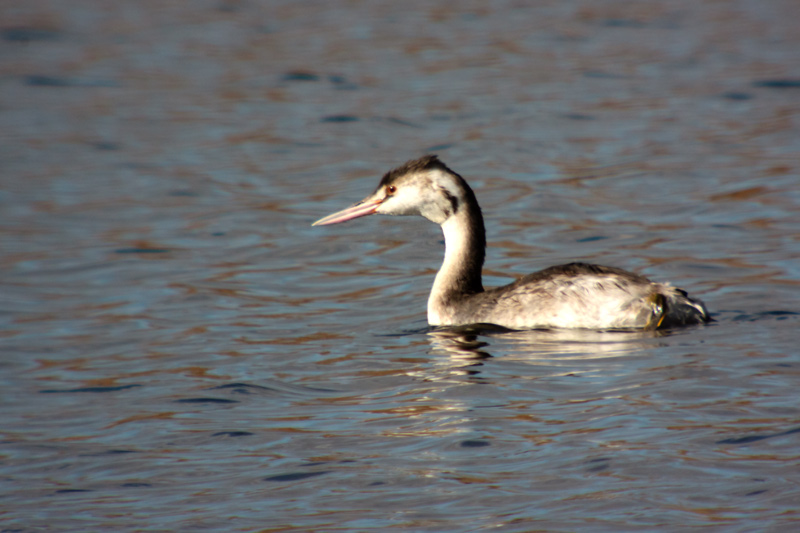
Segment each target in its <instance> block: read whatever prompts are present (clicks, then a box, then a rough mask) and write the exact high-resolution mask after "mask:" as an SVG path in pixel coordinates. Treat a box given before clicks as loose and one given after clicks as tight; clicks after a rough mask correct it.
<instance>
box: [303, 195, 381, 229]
mask: <svg viewBox="0 0 800 533" xmlns="http://www.w3.org/2000/svg"><path fill="white" fill-rule="evenodd" d="M382 202H383V200H370V199H369V198H367V199H365V200H363V201H361V202H359V203H357V204H356V205H353V206H350V207H348V208H347V209H342V210H341V211H337V212H335V213H333V214H330V215H328V216H326V217H325V218H321V219H319V220H317V221H316V222H314V223H313V224H311V225H312V226H326V225H328V224H338V223H340V222H347V221H348V220H353V219H354V218H359V217H365V216H367V215H372V214H374V213H375V211H376V210H377V209H378V207H379V206H380V205H381V203H382Z"/></svg>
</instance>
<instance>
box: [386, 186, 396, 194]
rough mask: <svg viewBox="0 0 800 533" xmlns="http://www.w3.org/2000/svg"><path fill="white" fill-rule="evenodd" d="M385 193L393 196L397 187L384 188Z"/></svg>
mask: <svg viewBox="0 0 800 533" xmlns="http://www.w3.org/2000/svg"><path fill="white" fill-rule="evenodd" d="M386 192H388V193H389V194H394V193H395V192H397V187H395V186H394V185H389V186H388V187H386Z"/></svg>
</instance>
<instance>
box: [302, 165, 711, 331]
mask: <svg viewBox="0 0 800 533" xmlns="http://www.w3.org/2000/svg"><path fill="white" fill-rule="evenodd" d="M372 214H385V215H420V216H423V217H425V218H427V219H428V220H430V221H432V222H435V223H437V224H439V225H440V226H441V228H442V232H443V233H444V240H445V255H444V261H443V263H442V266H441V268H440V269H439V272H438V273H437V274H436V278H435V280H434V282H433V288H432V289H431V294H430V297H429V299H428V323H429V324H430V325H432V326H458V325H466V324H478V323H486V324H495V325H498V326H503V327H506V328H511V329H533V328H589V329H597V330H607V329H656V328H666V327H673V326H681V325H688V324H697V323H702V322H707V321H708V320H709V316H708V312H707V311H706V309H705V306H704V305H703V304H702V302H699V301H697V300H694V299H691V298H689V297H688V296H687V294H686V292H684V291H683V290H681V289H677V288H674V287H672V286H671V285H669V284H667V283H654V282H652V281H650V280H649V279H647V278H645V277H643V276H640V275H638V274H634V273H631V272H627V271H625V270H622V269H619V268H613V267H605V266H599V265H591V264H587V263H570V264H566V265H560V266H554V267H550V268H546V269H544V270H541V271H539V272H535V273H533V274H529V275H527V276H525V277H523V278H520V279H518V280H517V281H515V282H513V283H510V284H508V285H504V286H502V287H497V288H493V289H488V290H485V289H484V288H483V284H482V281H481V271H482V268H483V261H484V258H485V252H486V233H485V229H484V225H483V217H482V215H481V209H480V207H479V205H478V202H477V199H476V198H475V194H474V192H473V191H472V189H471V188H470V187H469V185H468V184H467V182H466V181H464V179H463V178H462V177H461V176H459V175H458V174H456V173H455V172H453V171H452V170H451V169H450V168H448V167H447V166H446V165H445V164H444V163H442V162H441V161H440V160H439V159H438V158H437V157H436V156H432V155H429V156H425V157H422V158H420V159H415V160H412V161H409V162H407V163H405V164H404V165H402V166H400V167H398V168H396V169H394V170H392V171H390V172H388V173H386V174H385V175H384V176H383V179H382V180H381V182H380V184H379V185H378V188H377V189H376V190H375V191H374V192H373V193H372V194H371V195H369V196H367V197H366V198H365V199H364V200H362V201H361V202H359V203H357V204H355V205H353V206H352V207H349V208H347V209H344V210H342V211H338V212H336V213H333V214H332V215H329V216H327V217H325V218H322V219H320V220H318V221H317V222H315V223H314V225H327V224H337V223H340V222H346V221H348V220H352V219H354V218H359V217H363V216H367V215H372Z"/></svg>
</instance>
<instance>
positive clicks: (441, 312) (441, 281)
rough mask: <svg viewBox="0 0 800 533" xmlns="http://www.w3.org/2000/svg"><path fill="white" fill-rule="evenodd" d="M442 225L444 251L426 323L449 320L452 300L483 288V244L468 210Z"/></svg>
mask: <svg viewBox="0 0 800 533" xmlns="http://www.w3.org/2000/svg"><path fill="white" fill-rule="evenodd" d="M478 216H480V215H479V214H478ZM441 227H442V233H444V245H445V252H444V261H443V262H442V266H441V268H440V269H439V272H438V273H437V274H436V279H435V280H434V282H433V288H432V289H431V294H430V297H429V298H428V323H429V324H431V325H448V324H452V323H453V320H454V315H453V313H454V312H455V308H454V306H452V303H454V302H455V301H457V300H458V299H459V298H460V297H464V296H468V295H470V294H475V293H476V292H482V291H483V286H482V285H481V269H482V267H483V255H484V246H485V245H484V243H483V239H482V236H481V238H479V237H478V235H476V231H475V229H474V228H473V227H472V225H471V220H470V213H469V211H468V210H467V209H462V210H459V212H458V213H456V214H454V215H453V216H451V217H450V218H448V219H447V220H446V221H445V222H444V223H443V224H442V226H441ZM481 232H482V228H481Z"/></svg>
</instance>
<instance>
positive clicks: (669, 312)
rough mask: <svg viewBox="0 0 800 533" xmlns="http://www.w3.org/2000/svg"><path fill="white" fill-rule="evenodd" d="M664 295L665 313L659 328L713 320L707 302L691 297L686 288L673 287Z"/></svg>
mask: <svg viewBox="0 0 800 533" xmlns="http://www.w3.org/2000/svg"><path fill="white" fill-rule="evenodd" d="M663 297H664V299H663V300H662V302H663V313H662V315H661V318H660V320H659V323H658V326H657V327H658V328H659V329H664V328H672V327H675V326H688V325H691V324H705V323H706V322H710V321H711V320H712V318H711V316H710V315H709V314H708V310H707V309H706V306H705V304H703V302H701V301H700V300H695V299H694V298H690V297H689V295H688V294H686V291H684V290H681V289H672V290H671V291H669V292H668V293H666V294H664V295H663Z"/></svg>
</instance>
